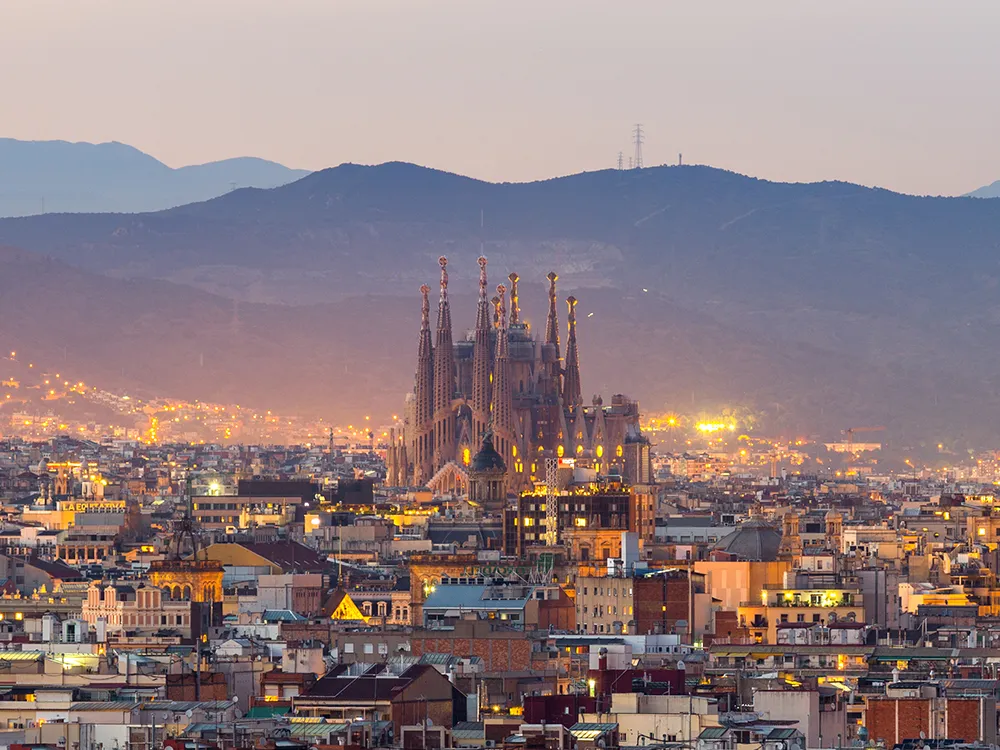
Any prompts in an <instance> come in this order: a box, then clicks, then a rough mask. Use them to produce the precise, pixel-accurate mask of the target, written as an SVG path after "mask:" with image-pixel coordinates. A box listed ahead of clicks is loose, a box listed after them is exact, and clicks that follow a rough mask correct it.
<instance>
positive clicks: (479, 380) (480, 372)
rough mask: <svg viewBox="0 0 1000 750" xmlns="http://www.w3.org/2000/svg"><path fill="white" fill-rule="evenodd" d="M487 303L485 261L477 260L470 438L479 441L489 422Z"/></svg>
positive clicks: (490, 359) (490, 368) (490, 361)
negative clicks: (477, 275)
mask: <svg viewBox="0 0 1000 750" xmlns="http://www.w3.org/2000/svg"><path fill="white" fill-rule="evenodd" d="M490 334H491V321H490V301H489V299H488V298H487V297H486V258H483V257H480V258H479V303H478V304H477V305H476V332H475V344H474V350H473V355H472V399H471V401H472V403H471V406H472V439H473V440H480V439H481V438H482V436H483V434H484V433H485V432H486V427H487V425H488V424H489V421H490V390H491V388H490V385H491V384H490V380H491V379H492V377H493V352H492V351H491V347H490Z"/></svg>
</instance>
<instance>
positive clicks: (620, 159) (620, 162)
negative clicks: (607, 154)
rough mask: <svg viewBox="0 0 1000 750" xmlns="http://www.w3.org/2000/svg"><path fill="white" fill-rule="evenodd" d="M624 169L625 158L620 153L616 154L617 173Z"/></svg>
mask: <svg viewBox="0 0 1000 750" xmlns="http://www.w3.org/2000/svg"><path fill="white" fill-rule="evenodd" d="M624 168H625V157H624V155H623V154H622V152H621V151H619V152H618V171H619V172H621V171H622V170H623V169H624Z"/></svg>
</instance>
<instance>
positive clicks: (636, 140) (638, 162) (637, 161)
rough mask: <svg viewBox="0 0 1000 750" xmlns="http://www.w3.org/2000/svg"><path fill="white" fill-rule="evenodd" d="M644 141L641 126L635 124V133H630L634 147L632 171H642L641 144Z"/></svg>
mask: <svg viewBox="0 0 1000 750" xmlns="http://www.w3.org/2000/svg"><path fill="white" fill-rule="evenodd" d="M644 140H645V137H644V136H643V134H642V124H641V123H636V126H635V131H634V132H633V133H632V142H633V144H634V145H635V156H633V157H632V168H633V169H642V142H643V141H644Z"/></svg>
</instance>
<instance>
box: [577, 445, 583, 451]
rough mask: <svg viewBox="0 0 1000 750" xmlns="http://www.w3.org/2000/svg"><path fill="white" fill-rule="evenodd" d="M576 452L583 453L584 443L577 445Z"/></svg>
mask: <svg viewBox="0 0 1000 750" xmlns="http://www.w3.org/2000/svg"><path fill="white" fill-rule="evenodd" d="M576 452H577V453H583V446H582V445H578V446H576Z"/></svg>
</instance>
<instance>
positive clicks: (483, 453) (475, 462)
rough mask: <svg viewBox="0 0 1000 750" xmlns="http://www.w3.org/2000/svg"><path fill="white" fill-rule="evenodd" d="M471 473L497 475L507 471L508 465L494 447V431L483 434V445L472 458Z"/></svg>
mask: <svg viewBox="0 0 1000 750" xmlns="http://www.w3.org/2000/svg"><path fill="white" fill-rule="evenodd" d="M469 471H495V472H497V473H502V472H505V471H507V464H505V463H504V462H503V456H501V455H500V454H499V453H497V449H496V448H494V447H493V430H486V432H485V433H483V444H482V445H481V446H480V448H479V451H478V452H477V453H476V455H474V456H473V457H472V461H471V462H470V463H469Z"/></svg>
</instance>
